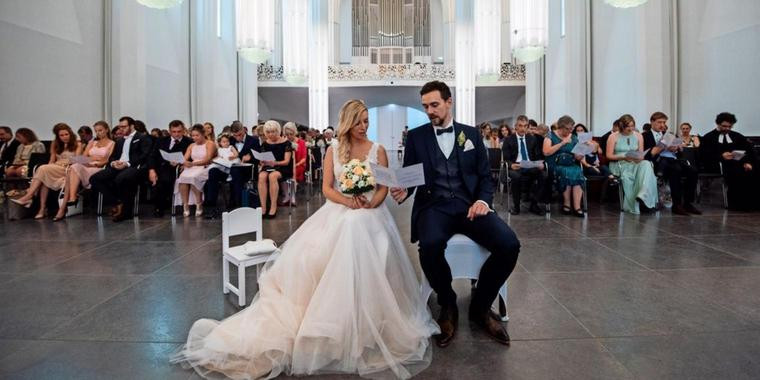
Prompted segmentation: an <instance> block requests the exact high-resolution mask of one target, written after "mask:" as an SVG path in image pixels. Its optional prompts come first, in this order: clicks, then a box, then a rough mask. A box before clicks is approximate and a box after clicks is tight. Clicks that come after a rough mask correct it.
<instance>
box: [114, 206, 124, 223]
mask: <svg viewBox="0 0 760 380" xmlns="http://www.w3.org/2000/svg"><path fill="white" fill-rule="evenodd" d="M115 208H116V210H114V214H113V219H111V220H112V221H114V222H116V223H118V222H121V221H122V220H124V219H126V218H125V217H124V205H122V204H118V205H116V207H115Z"/></svg>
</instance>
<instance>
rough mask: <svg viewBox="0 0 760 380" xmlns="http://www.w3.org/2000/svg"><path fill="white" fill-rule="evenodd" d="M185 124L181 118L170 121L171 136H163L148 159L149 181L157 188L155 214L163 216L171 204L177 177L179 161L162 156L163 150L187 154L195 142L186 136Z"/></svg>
mask: <svg viewBox="0 0 760 380" xmlns="http://www.w3.org/2000/svg"><path fill="white" fill-rule="evenodd" d="M185 129H186V128H185V124H184V123H182V121H180V120H172V121H171V122H169V137H161V138H159V139H158V140H157V142H156V143H155V144H154V146H153V151H152V152H151V155H150V158H149V159H148V181H150V183H151V185H153V187H154V188H155V195H154V196H153V216H156V217H159V218H160V217H162V216H164V211H165V210H166V208H167V207H169V206H170V205H171V201H170V199H171V198H170V197H172V196H173V194H174V181H176V179H177V166H178V165H179V163H177V162H169V161H166V160H164V158H163V157H162V156H161V151H164V152H167V153H182V154H185V152H186V151H187V148H188V147H189V146H190V144H192V143H193V140H191V139H190V138H189V137H187V136H185Z"/></svg>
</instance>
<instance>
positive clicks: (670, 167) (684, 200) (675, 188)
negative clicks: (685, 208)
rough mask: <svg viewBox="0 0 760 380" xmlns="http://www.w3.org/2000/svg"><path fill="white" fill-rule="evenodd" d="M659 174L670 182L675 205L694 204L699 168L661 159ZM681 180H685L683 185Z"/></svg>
mask: <svg viewBox="0 0 760 380" xmlns="http://www.w3.org/2000/svg"><path fill="white" fill-rule="evenodd" d="M657 172H659V173H662V176H663V177H664V178H665V179H667V180H668V184H669V185H670V195H671V197H672V198H673V204H674V205H683V204H690V203H693V202H694V196H695V194H696V191H697V180H698V172H697V168H695V167H693V166H691V165H689V163H688V162H687V161H684V160H677V159H675V158H668V157H660V160H659V161H658V162H657ZM681 179H683V184H682V183H681Z"/></svg>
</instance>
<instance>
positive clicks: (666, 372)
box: [602, 331, 760, 380]
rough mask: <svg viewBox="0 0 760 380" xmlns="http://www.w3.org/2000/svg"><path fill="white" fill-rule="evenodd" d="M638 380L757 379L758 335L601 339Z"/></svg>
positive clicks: (759, 338) (759, 347)
mask: <svg viewBox="0 0 760 380" xmlns="http://www.w3.org/2000/svg"><path fill="white" fill-rule="evenodd" d="M602 344H604V346H606V347H607V348H608V349H609V351H610V352H612V354H613V355H614V356H615V358H617V360H618V361H620V362H621V363H623V365H624V366H625V367H626V368H627V369H628V370H629V371H630V372H631V373H633V374H634V375H635V376H636V378H638V379H705V380H708V379H709V380H712V379H757V376H758V373H760V332H757V331H745V332H738V333H728V334H705V335H689V336H655V337H633V338H615V339H603V340H602Z"/></svg>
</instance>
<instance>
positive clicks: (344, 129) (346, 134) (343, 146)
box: [338, 99, 367, 164]
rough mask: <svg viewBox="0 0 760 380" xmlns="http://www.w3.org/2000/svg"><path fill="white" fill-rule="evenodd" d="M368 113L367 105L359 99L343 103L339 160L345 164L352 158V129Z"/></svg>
mask: <svg viewBox="0 0 760 380" xmlns="http://www.w3.org/2000/svg"><path fill="white" fill-rule="evenodd" d="M365 111H367V105H366V104H364V102H363V101H361V100H359V99H351V100H349V101H347V102H345V103H343V107H340V114H339V115H338V159H339V160H340V163H341V164H345V163H347V162H348V161H349V159H350V157H351V152H350V149H351V128H353V127H354V125H356V124H358V123H359V118H360V117H361V116H362V113H364V112H365Z"/></svg>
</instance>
